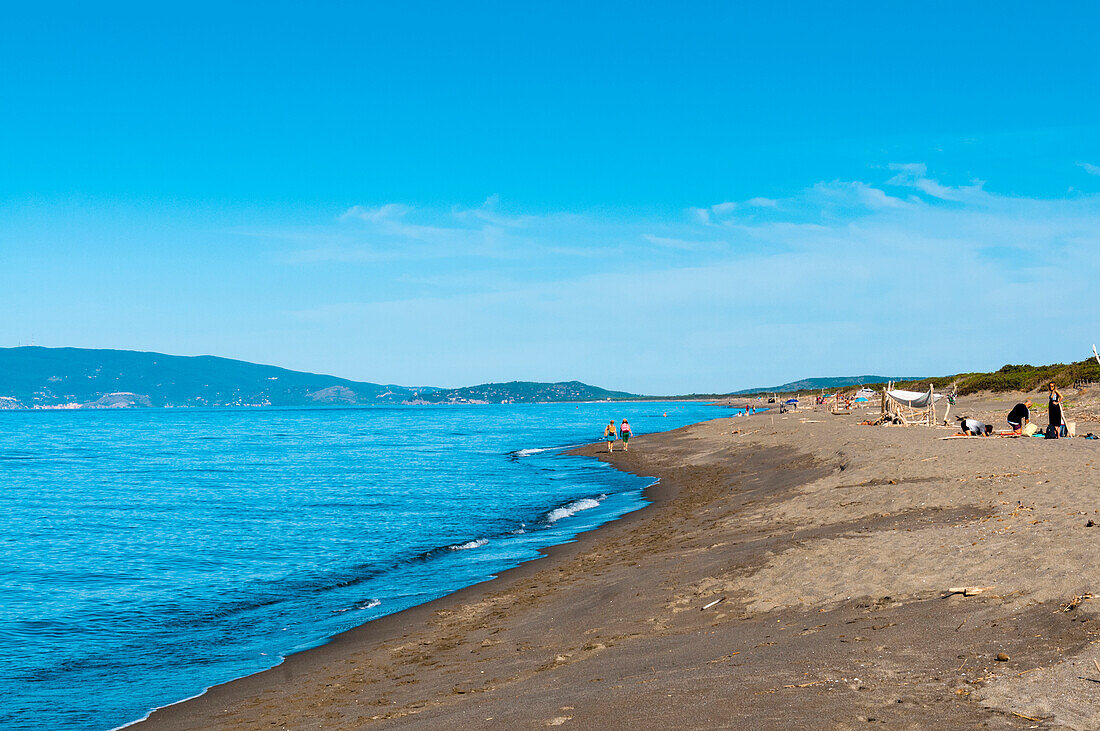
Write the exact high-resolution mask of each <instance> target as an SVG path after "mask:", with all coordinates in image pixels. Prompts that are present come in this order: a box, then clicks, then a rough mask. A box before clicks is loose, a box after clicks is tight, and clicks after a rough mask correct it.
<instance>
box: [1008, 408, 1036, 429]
mask: <svg viewBox="0 0 1100 731" xmlns="http://www.w3.org/2000/svg"><path fill="white" fill-rule="evenodd" d="M1030 422H1031V399H1025V400H1024V402H1023V403H1022V404H1016V405H1015V406H1013V407H1012V411H1009V412H1008V426H1009V427H1010V428H1011V429H1012V432H1013V433H1014V434H1020V433H1021V432H1023V429H1024V427H1025V426H1027V425H1028V424H1029V423H1030Z"/></svg>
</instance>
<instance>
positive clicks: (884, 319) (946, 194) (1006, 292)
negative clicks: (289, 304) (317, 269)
mask: <svg viewBox="0 0 1100 731" xmlns="http://www.w3.org/2000/svg"><path fill="white" fill-rule="evenodd" d="M385 208H386V207H385V206H376V207H371V208H362V209H361V210H362V211H366V212H368V213H369V214H370V215H360V216H353V217H344V218H343V219H342V220H340V221H336V222H334V223H333V224H332V228H333V229H334V230H335V231H337V232H338V233H339V235H338V236H336V235H334V234H333V233H332V232H329V233H328V234H327V235H328V236H329V237H330V238H329V239H328V240H326V241H325V242H324V245H319V246H315V247H308V248H302V247H301V246H300V244H301V243H303V242H301V241H293V242H289V241H288V244H290V245H299V248H300V249H302V250H303V251H307V252H309V254H308V256H306V255H304V254H303V256H302V257H301V258H300V259H299V264H298V265H299V266H305V264H303V263H302V262H306V261H308V262H310V264H309V265H310V266H313V265H315V264H317V263H319V262H323V261H325V260H326V257H327V258H328V260H329V261H332V262H337V263H340V264H341V265H344V266H351V267H354V266H355V265H356V264H357V263H362V264H363V266H362V268H361V271H362V272H363V275H362V276H363V277H364V281H365V282H370V285H369V286H367V285H365V286H364V287H363V291H364V295H363V297H361V298H360V299H358V300H355V301H347V300H337V301H333V302H317V303H315V306H313V307H310V308H303V309H301V310H300V311H299V312H298V314H297V315H296V317H297V318H299V319H300V320H301V322H303V323H306V322H308V323H310V324H311V326H315V327H329V326H331V327H341V328H344V329H347V328H358V329H360V330H365V329H369V330H370V332H371V333H372V338H375V337H377V338H378V342H379V346H380V351H386V349H387V348H388V349H392V351H393V352H394V353H399V354H402V357H407V351H408V348H409V347H410V346H409V345H407V344H406V340H407V338H408V334H409V333H416V334H417V338H418V341H419V339H423V340H424V341H426V342H430V343H432V344H433V346H434V347H435V349H436V350H437V351H438V352H440V353H471V352H473V353H476V360H477V362H476V363H475V362H474V358H475V356H474V355H468V356H467V355H462V356H461V357H468V358H470V359H471V360H470V362H469V363H467V364H466V366H467V369H468V372H470V373H473V372H474V371H476V370H477V368H479V367H483V366H481V365H479V364H483V363H484V362H486V360H487V359H488V360H491V361H492V362H499V363H501V364H505V363H512V364H515V365H514V367H513V368H512V369H511V370H507V372H502V373H500V374H498V375H500V376H502V377H503V376H514V377H520V376H523V377H539V376H542V375H546V376H552V377H560V376H561V373H560V372H555V373H545V374H542V373H538V372H535V373H532V372H530V371H529V370H524V369H525V368H529V367H530V364H531V363H532V362H533V360H532V359H534V362H540V363H541V362H543V361H545V362H547V363H557V362H559V361H560V358H559V357H558V356H557V355H555V353H556V352H558V351H562V350H569V348H574V349H575V348H576V347H577V345H576V344H577V343H584V344H585V345H584V348H585V352H586V354H587V355H586V362H588V361H591V362H592V363H594V364H596V365H593V366H592V370H591V371H587V372H579V373H571V374H570V375H573V376H576V377H579V378H582V380H590V381H596V382H600V380H601V378H602V379H604V380H606V373H604V372H603V370H602V367H601V366H600V365H599V364H602V363H604V362H606V361H608V360H614V361H615V362H620V360H621V359H623V358H625V359H627V360H629V359H630V358H646V357H651V358H657V359H658V360H661V361H662V362H663V361H665V360H668V361H669V363H672V361H674V360H675V356H673V355H669V354H675V353H683V354H684V362H683V363H682V364H681V365H680V366H677V367H678V368H680V371H677V372H678V373H681V371H682V380H683V382H684V384H685V388H689V387H690V388H692V389H694V388H713V389H716V390H717V389H723V388H732V387H734V386H746V385H751V384H753V383H756V382H760V383H765V382H768V381H769V380H774V379H776V378H779V379H780V380H782V379H783V378H785V377H786V376H787V375H790V376H791V377H798V376H805V375H807V374H809V373H825V372H833V373H838V374H839V373H841V372H844V371H847V370H850V369H852V368H857V369H864V368H865V367H866V368H870V369H872V370H875V369H877V370H884V369H885V370H891V371H895V372H900V371H909V372H919V371H927V372H940V371H943V370H947V369H950V368H951V367H953V365H955V364H957V366H958V368H959V369H963V368H973V367H978V366H986V365H988V366H990V367H996V366H998V365H1000V364H1001V363H1003V362H1012V361H1014V360H1029V359H1031V360H1034V359H1041V358H1042V357H1043V356H1042V355H1035V354H1032V353H1031V352H1030V351H1028V350H1026V349H1025V348H1023V346H1022V345H1021V342H1022V341H1021V338H1019V333H1020V332H1026V331H1035V332H1050V333H1054V337H1059V336H1060V337H1064V338H1067V339H1073V338H1087V337H1091V336H1090V335H1086V334H1085V332H1084V330H1083V329H1082V326H1081V323H1080V322H1079V318H1071V317H1067V315H1068V314H1069V313H1070V312H1071V311H1072V308H1073V307H1074V306H1075V304H1074V303H1078V302H1080V301H1083V300H1084V298H1086V297H1088V296H1089V294H1088V293H1089V292H1091V288H1092V281H1091V279H1092V276H1093V275H1094V273H1095V272H1096V271H1100V196H1088V195H1084V194H1078V195H1075V196H1072V197H1068V198H1059V199H1038V198H1021V197H1013V196H1005V195H1000V194H996V193H991V192H989V191H987V190H985V188H984V187H983V186H982V185H981V184H980V183H966V184H964V185H962V186H953V185H948V184H945V183H942V182H940V181H938V180H936V179H935V178H934V177H933V176H932V175H930V173H929V171H928V169H927V167H926V166H925V165H923V164H919V163H914V164H907V165H897V166H893V167H892V168H891V169H890V171H889V174H887V175H882V176H880V178H879V179H878V180H877V181H876V180H865V181H857V180H830V181H821V182H818V183H816V184H813V185H810V186H808V187H807V188H805V189H804V190H802V191H801V192H799V193H797V194H793V195H789V196H786V197H769V198H747V199H744V200H720V201H719V202H718V203H713V202H702V201H701V202H700V203H699V205H697V206H694V207H692V208H689V209H687V210H685V211H684V212H682V213H681V214H680V215H678V216H671V217H660V216H652V217H649V218H646V217H643V216H638V215H624V214H622V213H618V214H602V213H601V214H596V213H576V212H559V213H551V214H537V215H536V214H531V213H529V212H523V211H514V210H510V209H509V208H508V207H507V206H506V205H504V204H503V203H502V202H501V201H500V200H499V199H493V200H490V201H487V202H486V203H485V204H483V205H480V206H475V207H473V208H459V207H456V208H452V209H446V210H430V209H421V208H416V209H413V208H411V207H407V206H406V207H403V208H396V209H388V210H389V211H390V212H389V213H386V214H382V213H381V211H382V210H384V209H385ZM353 210H354V209H353ZM1071 263H1072V265H1070V264H1071ZM761 275H767V276H761ZM1052 290H1058V291H1061V292H1064V293H1065V298H1064V300H1060V301H1059V302H1056V303H1054V304H1053V306H1044V307H1038V308H1032V307H1026V306H1023V307H1015V306H1014V307H1011V308H1005V307H1002V306H1000V305H1001V304H1004V303H1020V302H1027V301H1029V297H1030V296H1031V295H1034V296H1035V299H1036V301H1039V300H1040V298H1042V296H1043V294H1044V293H1046V292H1048V291H1052ZM914 292H920V293H921V294H920V295H919V296H914ZM960 294H965V295H966V296H968V297H970V298H972V299H973V300H974V301H976V302H982V303H988V304H987V305H979V306H977V307H973V308H969V309H966V310H960V309H959V308H957V307H954V305H953V304H952V303H953V302H954V301H955V300H956V299H957V297H958V296H959V295H960ZM937 297H938V299H937ZM609 302H610V303H614V306H613V311H614V313H615V316H614V318H613V326H611V327H609V323H608V321H607V319H606V318H605V317H603V316H597V315H595V314H594V313H595V312H596V311H599V312H601V313H602V312H603V309H604V308H603V305H604V304H605V303H609ZM937 302H938V303H939V304H937ZM776 333H782V334H783V338H781V339H780V340H779V341H777V340H776V338H775V334H776ZM822 333H827V334H828V337H825V338H822V337H820V335H821V334H822ZM754 338H756V339H764V338H766V339H768V342H769V343H771V344H772V346H770V347H769V348H768V349H766V352H763V353H758V354H757V353H754V355H753V358H752V359H745V358H743V357H741V355H740V353H741V351H740V346H739V345H736V343H738V342H748V341H751V340H752V339H754ZM1025 340H1026V339H1025ZM869 342H874V343H875V346H874V348H873V349H871V350H870V351H869V350H868V348H866V347H864V348H856V349H855V350H854V351H853V349H852V348H850V347H844V346H843V345H836V346H835V347H834V345H833V343H841V344H843V343H869ZM464 343H466V344H468V343H476V344H477V347H476V348H471V347H469V346H468V345H463V344H464ZM731 343H734V344H731ZM386 352H388V351H386ZM394 357H395V358H396V357H397V356H396V355H395V356H394ZM1051 357H1061V356H1051ZM951 358H955V360H954V361H952V360H950V359H951ZM669 359H671V360H669ZM394 363H395V364H396V363H397V361H394ZM716 364H717V365H716ZM729 364H734V365H732V366H729ZM725 366H729V367H728V368H727V367H725ZM668 367H673V365H669V366H668ZM478 372H483V371H478ZM410 377H414V378H417V379H419V380H431V379H430V378H429V377H428V376H427V375H413V376H410ZM679 377H681V376H677V378H679ZM611 385H615V384H611ZM618 385H622V386H630V385H631V384H629V383H625V384H624V383H619V384H618Z"/></svg>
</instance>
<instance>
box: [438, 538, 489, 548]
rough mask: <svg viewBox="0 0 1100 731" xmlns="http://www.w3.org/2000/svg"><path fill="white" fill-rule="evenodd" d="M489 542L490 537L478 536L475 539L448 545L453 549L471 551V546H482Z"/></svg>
mask: <svg viewBox="0 0 1100 731" xmlns="http://www.w3.org/2000/svg"><path fill="white" fill-rule="evenodd" d="M488 542H489V539H488V538H478V539H476V540H473V541H467V542H466V543H459V544H455V545H453V546H447V548H449V549H451V550H452V551H469V550H470V549H471V548H481V547H482V546H484V545H485V544H486V543H488Z"/></svg>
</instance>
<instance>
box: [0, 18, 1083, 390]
mask: <svg viewBox="0 0 1100 731" xmlns="http://www.w3.org/2000/svg"><path fill="white" fill-rule="evenodd" d="M526 5H527V4H516V3H507V4H506V3H499V4H492V3H477V4H457V3H453V4H442V3H403V4H397V3H388V4H381V3H379V4H367V3H341V4H334V3H313V4H310V6H309V7H306V6H304V5H300V4H292V3H263V4H260V3H256V4H244V3H240V4H234V5H233V6H232V7H229V8H226V7H224V4H205V3H190V4H187V5H186V6H172V7H165V8H160V7H152V6H151V4H137V3H134V4H124V3H104V4H101V5H95V6H93V5H90V4H86V3H85V4H76V3H42V4H24V5H22V6H5V8H4V18H3V22H2V23H0V68H3V69H5V71H4V72H3V73H0V98H2V99H3V100H4V102H3V107H2V111H0V308H2V310H3V311H4V312H5V317H3V318H0V346H10V345H18V344H25V343H28V342H31V341H32V340H33V341H34V342H35V343H38V344H43V345H56V346H60V345H73V346H83V347H117V348H131V349H140V350H157V351H163V352H169V353H178V354H200V353H213V354H217V355H224V356H229V357H236V358H242V359H246V360H252V361H259V362H266V363H274V364H278V365H284V366H287V367H291V368H299V369H304V370H312V371H319V372H329V373H335V374H337V375H341V376H346V377H350V378H357V379H363V380H370V381H381V382H397V383H403V384H434V385H443V386H454V385H464V384H470V383H479V382H484V381H490V380H511V379H533V380H563V379H572V378H577V379H580V380H584V381H587V382H590V383H595V384H598V385H602V386H606V387H610V388H622V389H627V390H633V391H643V392H652V393H671V392H690V391H718V390H729V389H735V388H741V387H747V386H755V385H764V384H772V383H778V382H782V381H785V380H790V379H793V378H799V377H804V376H812V375H841V374H851V373H863V372H876V373H886V374H891V373H903V374H911V373H937V374H938V373H946V372H954V371H958V370H968V369H986V368H996V367H999V366H1000V365H1002V364H1003V363H1006V362H1033V363H1037V362H1051V361H1057V360H1062V361H1065V360H1069V359H1078V358H1081V357H1084V355H1086V354H1087V353H1088V350H1089V346H1090V345H1091V343H1092V342H1093V341H1094V340H1100V332H1098V331H1097V328H1096V318H1095V316H1093V315H1092V309H1093V307H1094V305H1093V301H1092V298H1093V296H1094V292H1095V290H1096V287H1095V277H1096V276H1097V274H1100V266H1098V263H1100V262H1098V257H1100V254H1098V253H1096V252H1098V251H1100V247H1098V246H1097V245H1098V244H1100V101H1098V95H1097V93H1096V89H1097V82H1098V77H1100V74H1098V70H1097V63H1096V61H1095V53H1094V38H1093V35H1094V29H1095V28H1096V27H1100V23H1098V21H1100V9H1098V8H1097V6H1095V5H1093V4H1087V3H1081V4H1072V3H1069V4H1059V5H1058V6H1056V7H1055V8H1053V9H1051V8H1042V9H1039V8H1038V7H1037V6H1033V5H1031V6H1029V5H1025V4H1014V3H973V4H965V7H958V5H960V4H954V3H926V4H922V5H921V6H920V7H919V8H917V7H916V6H902V5H900V4H898V5H887V4H882V3H873V4H872V3H867V4H847V5H845V6H844V7H843V8H841V7H840V6H827V7H826V6H823V5H822V4H820V3H813V4H811V3H787V4H768V5H762V6H754V5H748V4H734V3H709V4H708V3H700V4H695V5H692V6H690V7H686V8H685V7H684V6H683V5H682V4H671V3H670V4H661V5H659V4H638V3H604V4H593V3H556V4H547V5H543V6H541V7H539V8H535V9H531V8H528V7H525V6H526Z"/></svg>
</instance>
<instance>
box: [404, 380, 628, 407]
mask: <svg viewBox="0 0 1100 731" xmlns="http://www.w3.org/2000/svg"><path fill="white" fill-rule="evenodd" d="M628 398H636V396H635V394H630V393H626V392H624V391H608V390H607V389H605V388H599V387H597V386H589V385H588V384H587V383H581V382H580V381H565V382H562V383H534V382H531V381H509V382H508V383H483V384H481V385H480V386H466V387H464V388H450V389H440V390H438V391H433V392H432V393H427V394H423V395H421V396H420V399H419V400H420V402H421V403H431V404H448V403H450V404H453V403H465V404H473V403H481V404H485V403H488V404H499V403H516V404H523V403H539V402H545V401H604V400H606V399H628Z"/></svg>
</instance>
